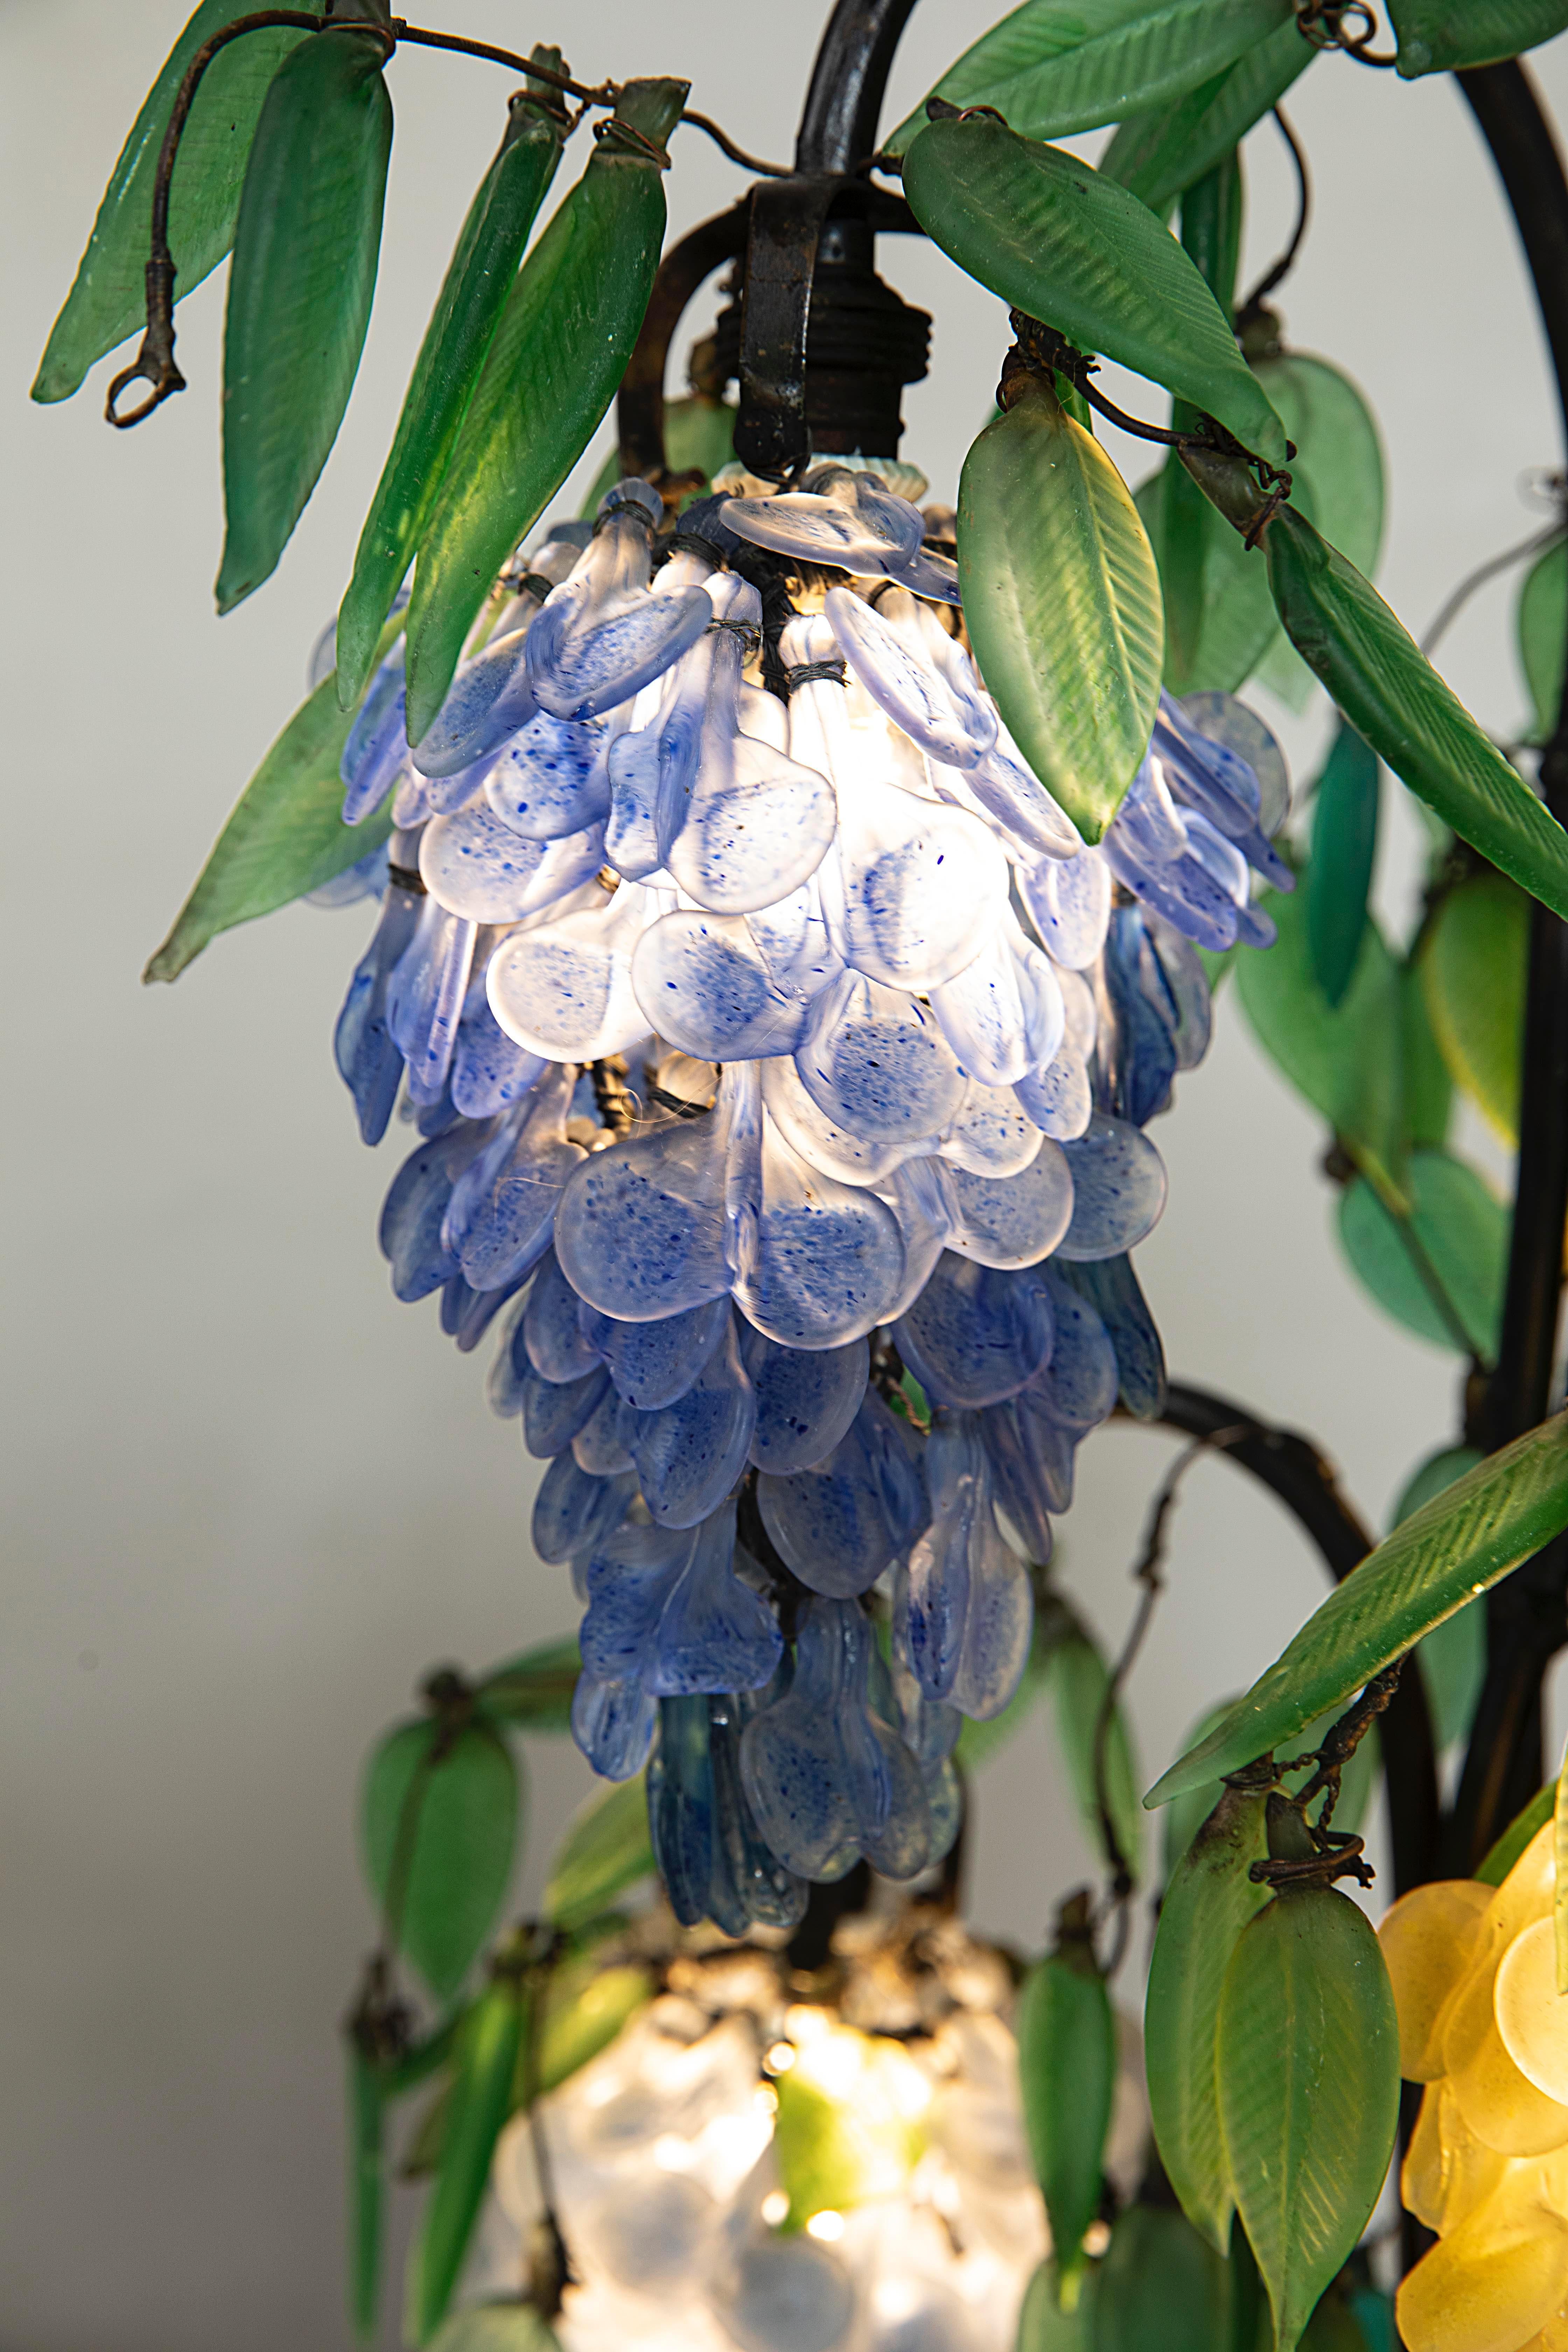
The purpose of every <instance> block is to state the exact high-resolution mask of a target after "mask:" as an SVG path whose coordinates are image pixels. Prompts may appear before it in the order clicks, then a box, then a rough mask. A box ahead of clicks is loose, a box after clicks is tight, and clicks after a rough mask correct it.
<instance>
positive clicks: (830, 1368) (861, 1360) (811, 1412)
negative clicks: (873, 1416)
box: [741, 1325, 871, 1475]
mask: <svg viewBox="0 0 1568 2352" xmlns="http://www.w3.org/2000/svg"><path fill="white" fill-rule="evenodd" d="M741 1354H742V1360H743V1361H744V1363H745V1367H746V1370H747V1371H748V1372H749V1373H750V1375H751V1380H752V1388H753V1390H754V1391H755V1392H756V1401H757V1423H756V1428H755V1430H754V1432H753V1433H752V1450H751V1458H752V1461H753V1462H754V1463H755V1465H756V1466H757V1468H758V1469H759V1470H770V1471H773V1472H774V1473H776V1474H778V1475H784V1473H786V1472H789V1471H793V1470H807V1469H809V1468H810V1467H811V1465H812V1464H813V1463H816V1462H820V1461H822V1460H823V1458H824V1456H825V1455H826V1454H831V1453H832V1451H833V1449H834V1447H835V1446H836V1445H837V1444H838V1442H839V1440H840V1438H842V1437H843V1436H845V1435H846V1434H847V1431H848V1429H849V1425H850V1423H852V1422H853V1420H854V1419H855V1416H856V1414H857V1413H858V1412H859V1410H860V1405H861V1401H862V1400H863V1398H864V1396H865V1394H866V1381H867V1377H868V1372H869V1370H870V1362H871V1351H870V1349H869V1348H868V1345H867V1343H866V1341H865V1340H864V1339H852V1340H851V1341H850V1342H849V1344H848V1346H847V1347H844V1348H821V1349H810V1350H807V1349H801V1348H781V1347H778V1346H777V1345H775V1343H774V1342H773V1340H772V1339H766V1338H765V1337H764V1336H763V1333H762V1332H761V1331H757V1330H753V1329H752V1328H751V1326H750V1325H748V1326H747V1328H746V1329H745V1330H744V1332H743V1333H742V1339H741Z"/></svg>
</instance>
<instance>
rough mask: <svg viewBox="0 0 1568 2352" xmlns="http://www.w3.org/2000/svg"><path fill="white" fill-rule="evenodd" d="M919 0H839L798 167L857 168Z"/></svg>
mask: <svg viewBox="0 0 1568 2352" xmlns="http://www.w3.org/2000/svg"><path fill="white" fill-rule="evenodd" d="M914 5H915V0H838V5H837V7H836V8H835V9H834V11H833V14H832V16H830V17H829V18H828V21H827V29H826V32H825V33H824V34H823V37H822V41H821V45H820V47H818V49H817V52H816V64H815V66H813V68H812V71H811V83H810V87H809V88H808V89H807V90H806V93H805V107H804V109H803V110H802V112H801V118H800V131H799V133H798V135H797V137H796V139H795V170H796V171H797V172H855V171H858V170H859V169H860V167H861V165H862V164H864V163H868V161H869V159H870V157H871V155H872V153H873V152H875V149H876V145H877V122H878V119H879V116H880V114H881V111H882V100H883V99H884V97H885V96H886V94H887V89H888V75H889V72H890V71H891V69H892V63H893V52H894V50H895V49H896V48H897V47H898V46H899V37H900V34H901V33H902V32H903V29H904V26H906V25H907V24H908V23H909V20H910V16H911V15H912V14H913V12H914Z"/></svg>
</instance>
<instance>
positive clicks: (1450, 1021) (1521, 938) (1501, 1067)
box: [1419, 874, 1530, 1144]
mask: <svg viewBox="0 0 1568 2352" xmlns="http://www.w3.org/2000/svg"><path fill="white" fill-rule="evenodd" d="M1529 953H1530V901H1529V899H1528V898H1526V897H1525V895H1524V893H1523V891H1522V890H1519V889H1516V888H1515V887H1514V885H1513V884H1512V883H1511V882H1509V881H1507V880H1505V878H1504V877H1503V876H1502V875H1500V874H1476V875H1472V876H1471V877H1470V879H1469V880H1468V882H1461V883H1460V884H1459V885H1458V888H1457V889H1453V890H1450V891H1449V892H1448V893H1447V897H1446V898H1444V899H1443V901H1442V904H1441V905H1440V906H1439V907H1438V908H1437V911H1436V915H1435V916H1434V917H1433V919H1432V921H1431V923H1430V924H1429V925H1428V927H1427V931H1426V940H1425V941H1424V942H1423V945H1422V950H1421V958H1420V964H1419V970H1420V973H1421V983H1422V992H1423V995H1424V996H1425V998H1426V1012H1427V1016H1428V1018H1429V1019H1430V1021H1431V1024H1432V1031H1433V1034H1434V1035H1435V1036H1436V1040H1437V1044H1438V1045H1439V1047H1440V1048H1441V1051H1442V1055H1443V1059H1444V1060H1445V1062H1447V1066H1448V1069H1449V1071H1450V1073H1451V1075H1452V1076H1453V1079H1454V1083H1455V1085H1456V1086H1458V1087H1463V1088H1464V1090H1465V1092H1466V1093H1467V1094H1468V1096H1469V1097H1470V1098H1471V1100H1472V1101H1473V1102H1475V1103H1477V1104H1478V1105H1479V1108H1481V1110H1482V1111H1484V1112H1485V1114H1486V1116H1487V1118H1488V1119H1489V1121H1490V1123H1491V1125H1492V1126H1493V1127H1494V1128H1495V1129H1497V1132H1498V1133H1499V1135H1500V1136H1501V1138H1502V1139H1503V1141H1504V1142H1505V1143H1509V1144H1511V1143H1515V1142H1517V1140H1518V1138H1519V1069H1520V1053H1521V1041H1522V1038H1523V1034H1524V983H1525V968H1526V964H1527V961H1528V959H1529Z"/></svg>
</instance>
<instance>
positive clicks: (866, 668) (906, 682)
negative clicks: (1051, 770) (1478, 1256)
mask: <svg viewBox="0 0 1568 2352" xmlns="http://www.w3.org/2000/svg"><path fill="white" fill-rule="evenodd" d="M825 610H826V615H827V619H828V621H829V623H830V625H831V626H832V629H833V634H834V635H835V636H836V637H837V640H838V642H839V644H840V645H841V646H843V648H844V653H845V656H846V658H847V661H848V663H849V666H850V667H851V669H852V670H853V671H854V673H855V676H856V677H857V678H858V680H859V682H860V684H861V685H862V686H863V687H864V688H865V689H866V691H867V693H868V695H869V696H870V697H871V699H872V700H873V701H874V702H876V703H878V704H879V705H880V707H881V709H883V710H884V711H886V713H887V715H888V717H889V719H891V720H892V722H893V724H894V726H895V727H900V728H901V729H902V730H903V731H904V733H905V734H906V735H907V736H908V737H909V739H910V741H911V742H912V743H918V744H919V746H920V748H921V751H926V752H929V753H930V755H931V758H932V759H933V760H941V761H943V762H944V763H945V764H946V765H947V766H949V767H953V768H973V766H974V765H975V764H976V762H977V761H980V760H981V759H983V758H984V755H985V753H986V752H987V751H990V750H991V749H992V747H993V746H994V743H995V741H996V711H995V707H994V704H993V703H992V702H991V701H990V699H989V698H988V697H987V696H985V695H984V694H983V693H982V691H981V689H980V685H979V682H978V680H977V679H976V677H975V676H974V672H973V668H972V667H971V666H970V661H969V656H968V655H967V654H966V653H965V652H964V650H963V646H961V645H960V644H959V643H958V640H957V639H956V638H955V637H950V636H949V635H948V634H947V632H946V630H945V629H944V628H943V627H942V624H941V622H940V621H939V620H938V619H937V618H936V615H935V614H933V613H929V612H927V611H926V609H925V608H924V606H923V605H921V604H916V602H915V601H914V599H913V597H911V596H910V595H909V594H908V593H906V592H905V591H904V590H903V589H900V588H893V589H891V590H889V592H887V593H884V594H881V595H879V597H878V599H877V602H876V604H875V605H871V604H867V603H866V602H865V600H864V599H863V598H861V597H859V596H857V595H856V594H855V593H854V591H853V590H852V589H849V588H830V589H829V590H828V592H827V596H826V604H825Z"/></svg>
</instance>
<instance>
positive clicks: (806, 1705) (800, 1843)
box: [741, 1601, 865, 1880]
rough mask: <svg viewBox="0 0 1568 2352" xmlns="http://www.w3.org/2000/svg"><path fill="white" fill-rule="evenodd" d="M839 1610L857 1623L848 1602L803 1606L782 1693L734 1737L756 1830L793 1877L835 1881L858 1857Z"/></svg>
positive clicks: (862, 1621)
mask: <svg viewBox="0 0 1568 2352" xmlns="http://www.w3.org/2000/svg"><path fill="white" fill-rule="evenodd" d="M846 1610H853V1612H854V1615H855V1616H856V1617H860V1612H859V1610H858V1608H856V1607H855V1604H854V1603H853V1602H834V1601H810V1602H809V1603H808V1604H807V1606H806V1607H805V1610H804V1611H803V1612H802V1613H801V1620H800V1624H799V1627H798V1630H797V1633H796V1638H795V1672H794V1675H793V1677H792V1679H791V1681H790V1684H789V1686H788V1688H787V1690H786V1691H785V1692H784V1695H783V1696H782V1697H780V1698H778V1699H776V1700H775V1701H774V1702H773V1705H772V1706H766V1707H763V1708H761V1709H760V1710H759V1711H758V1713H757V1714H756V1715H754V1716H753V1717H752V1720H751V1721H750V1722H749V1723H748V1724H747V1725H746V1727H745V1729H744V1730H743V1731H742V1735H741V1782H742V1788H743V1789H744V1790H745V1792H746V1798H747V1801H748V1802H749V1803H750V1805H751V1808H752V1815H753V1817H754V1819H755V1821H756V1823H757V1826H758V1829H759V1830H760V1831H761V1832H762V1835H763V1838H764V1839H765V1840H766V1842H767V1844H768V1846H769V1848H770V1849H771V1850H772V1852H773V1853H774V1854H775V1855H776V1856H777V1857H778V1859H779V1861H780V1862H781V1863H783V1864H784V1867H785V1869H786V1870H789V1871H792V1872H794V1873H795V1875H796V1876H797V1877H800V1878H806V1879H818V1880H821V1879H835V1878H842V1877H843V1876H844V1874H845V1873H846V1872H847V1871H848V1870H851V1869H853V1867H854V1865H855V1864H856V1862H857V1861H858V1858H859V1853H860V1846H859V1840H858V1834H857V1830H856V1822H855V1816H854V1812H853V1811H852V1810H851V1807H850V1803H849V1798H848V1793H847V1788H846V1785H845V1781H846V1775H845V1771H844V1766H843V1760H842V1758H841V1755H840V1753H839V1747H838V1739H837V1716H838V1712H839V1708H840V1706H841V1703H842V1681H843V1675H842V1664H841V1661H842V1652H843V1647H844V1644H843V1641H842V1639H841V1632H840V1625H841V1619H842V1616H843V1612H845V1611H846ZM860 1622H861V1623H862V1624H863V1623H864V1622H865V1620H864V1618H860Z"/></svg>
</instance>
